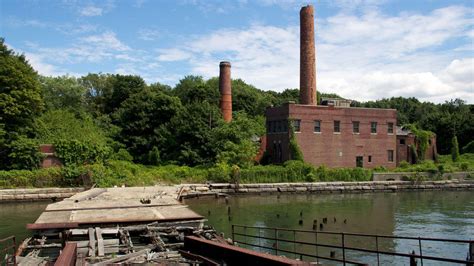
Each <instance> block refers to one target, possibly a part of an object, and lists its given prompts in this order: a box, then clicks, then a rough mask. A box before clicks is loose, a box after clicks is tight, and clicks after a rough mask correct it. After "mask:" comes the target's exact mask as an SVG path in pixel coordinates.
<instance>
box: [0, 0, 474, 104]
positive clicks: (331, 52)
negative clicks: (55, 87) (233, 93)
mask: <svg viewBox="0 0 474 266" xmlns="http://www.w3.org/2000/svg"><path fill="white" fill-rule="evenodd" d="M473 3H474V1H460V0H445V1H442V0H426V1H421V0H408V1H403V0H319V1H297V0H120V1H118V0H117V1H114V0H100V1H95V0H57V1H53V0H1V1H0V36H1V37H3V38H5V43H6V44H7V45H8V46H9V47H10V48H12V49H14V50H15V51H17V52H21V53H23V54H25V56H26V57H27V59H28V60H29V62H30V64H31V65H32V66H33V67H34V68H35V69H36V70H37V71H38V73H40V74H41V75H46V76H58V75H71V76H77V77H80V76H83V75H87V74H88V73H99V72H101V73H113V74H132V75H140V76H141V77H143V78H144V79H145V81H146V82H147V83H155V82H160V83H163V84H168V85H170V86H174V85H175V84H176V83H177V82H179V80H180V79H182V78H184V77H185V76H187V75H200V76H203V77H204V78H211V77H215V76H218V74H219V62H220V61H230V62H231V64H232V78H240V79H242V80H244V81H245V82H247V83H249V84H252V85H254V86H255V87H257V88H259V89H262V90H273V91H283V90H284V89H286V88H298V87H299V10H300V8H301V7H302V6H304V5H307V4H312V5H314V8H315V29H316V37H315V42H316V58H317V59H316V65H317V70H316V72H317V89H318V91H321V92H326V93H337V94H339V95H340V96H342V97H344V98H348V99H353V100H359V101H368V100H376V99H381V98H387V97H398V96H403V97H417V98H419V99H420V100H422V101H430V102H435V103H442V102H445V101H447V100H450V99H454V98H461V99H463V100H465V101H466V102H467V103H470V104H473V103H474V54H473V51H474V43H473V41H474V27H473V26H474V4H473Z"/></svg>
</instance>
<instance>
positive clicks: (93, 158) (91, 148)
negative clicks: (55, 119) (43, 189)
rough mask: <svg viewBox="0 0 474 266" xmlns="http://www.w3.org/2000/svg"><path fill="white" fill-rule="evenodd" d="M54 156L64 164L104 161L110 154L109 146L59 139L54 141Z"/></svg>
mask: <svg viewBox="0 0 474 266" xmlns="http://www.w3.org/2000/svg"><path fill="white" fill-rule="evenodd" d="M54 147H55V150H56V153H55V154H56V156H58V158H59V159H61V161H62V162H63V163H64V164H65V165H70V164H75V165H82V164H94V163H101V162H104V161H105V160H106V159H107V158H109V156H110V155H111V148H110V147H108V146H106V145H102V144H95V143H89V142H84V141H79V140H75V139H71V140H66V139H59V140H57V141H55V142H54Z"/></svg>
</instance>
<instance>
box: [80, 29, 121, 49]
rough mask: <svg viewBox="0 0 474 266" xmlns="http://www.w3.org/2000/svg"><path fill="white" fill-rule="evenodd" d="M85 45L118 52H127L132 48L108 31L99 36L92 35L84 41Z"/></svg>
mask: <svg viewBox="0 0 474 266" xmlns="http://www.w3.org/2000/svg"><path fill="white" fill-rule="evenodd" d="M82 40H83V42H84V44H89V45H93V46H96V47H97V48H106V49H112V50H116V51H127V50H130V47H128V46H127V45H125V44H124V43H122V42H121V41H120V40H118V39H117V36H116V35H115V33H114V32H111V31H107V32H104V33H102V34H99V35H91V36H88V37H85V38H83V39H82Z"/></svg>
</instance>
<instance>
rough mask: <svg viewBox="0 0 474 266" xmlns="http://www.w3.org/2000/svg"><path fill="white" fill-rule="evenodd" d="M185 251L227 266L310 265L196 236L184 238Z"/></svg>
mask: <svg viewBox="0 0 474 266" xmlns="http://www.w3.org/2000/svg"><path fill="white" fill-rule="evenodd" d="M184 250H186V251H188V252H191V253H194V254H197V255H201V254H203V255H204V254H205V256H206V257H207V258H211V259H212V260H216V261H224V262H225V263H226V264H227V265H310V264H309V263H308V262H304V261H298V260H292V259H288V258H283V257H278V256H275V255H271V254H265V253H261V252H257V251H253V250H250V249H245V248H241V247H236V246H232V245H229V244H223V243H218V242H215V241H211V240H207V239H201V238H198V237H195V236H187V237H185V238H184Z"/></svg>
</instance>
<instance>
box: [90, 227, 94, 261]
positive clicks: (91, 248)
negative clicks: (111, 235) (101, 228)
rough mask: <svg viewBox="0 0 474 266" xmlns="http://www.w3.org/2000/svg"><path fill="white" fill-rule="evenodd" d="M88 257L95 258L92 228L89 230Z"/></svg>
mask: <svg viewBox="0 0 474 266" xmlns="http://www.w3.org/2000/svg"><path fill="white" fill-rule="evenodd" d="M89 257H95V235H94V228H89Z"/></svg>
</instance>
